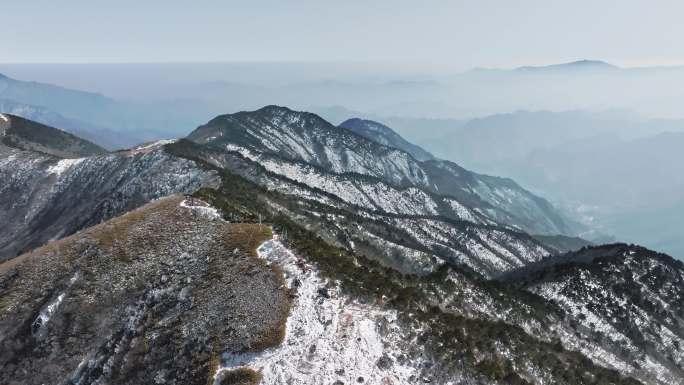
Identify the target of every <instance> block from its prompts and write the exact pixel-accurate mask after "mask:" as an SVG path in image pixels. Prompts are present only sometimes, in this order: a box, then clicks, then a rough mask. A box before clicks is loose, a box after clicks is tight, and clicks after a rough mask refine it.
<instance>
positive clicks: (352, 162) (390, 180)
mask: <svg viewBox="0 0 684 385" xmlns="http://www.w3.org/2000/svg"><path fill="white" fill-rule="evenodd" d="M188 139H190V140H193V141H195V142H197V143H200V144H204V145H207V146H211V147H214V148H221V149H224V150H230V151H238V152H241V153H242V155H243V156H245V157H248V158H250V159H252V160H254V161H258V162H260V163H263V164H272V166H271V167H272V169H271V170H270V171H273V172H276V173H284V172H286V171H287V172H291V173H297V174H300V177H299V178H300V179H303V178H307V176H306V175H308V174H311V173H315V172H318V173H324V174H328V175H331V177H333V178H339V177H342V178H346V179H350V180H358V179H359V177H358V176H364V177H370V178H375V179H376V180H379V181H382V182H384V183H385V184H387V185H389V186H392V187H394V188H395V189H397V188H398V189H400V190H404V191H407V190H410V188H414V191H417V192H421V193H422V194H439V195H442V196H444V197H446V198H447V199H451V200H452V201H455V202H456V206H458V207H463V206H465V207H466V208H467V209H469V210H473V211H475V212H477V213H478V214H479V215H481V216H484V217H487V218H488V219H489V220H491V221H493V222H497V223H504V224H507V225H510V226H514V227H517V228H519V229H522V230H525V231H528V232H531V233H543V234H559V233H573V232H574V231H575V230H576V229H574V228H573V225H572V224H571V223H570V222H569V221H567V220H565V219H564V218H563V217H562V215H560V214H559V213H557V212H556V211H555V210H553V208H552V206H551V205H550V204H549V203H548V202H546V201H544V200H543V199H541V198H538V197H536V196H534V195H532V194H530V193H529V192H528V191H526V190H524V189H522V188H520V187H519V186H518V185H517V184H515V182H513V181H511V180H508V179H502V178H495V177H488V176H484V175H478V174H475V173H472V172H469V171H467V170H465V169H463V168H461V167H459V166H458V165H456V164H454V163H451V162H447V161H440V160H431V161H426V162H420V161H417V160H415V159H414V158H413V157H412V156H411V155H410V154H408V153H406V152H404V151H401V150H398V149H395V148H391V147H387V146H383V145H380V144H378V143H376V142H373V141H370V140H368V139H366V138H364V137H362V136H360V135H357V134H354V133H352V132H350V131H349V130H346V129H340V128H337V127H334V126H332V125H331V124H330V123H328V122H326V121H325V120H323V119H321V118H320V117H318V116H316V115H313V114H309V113H303V112H295V111H292V110H289V109H287V108H283V107H276V106H269V107H265V108H262V109H261V110H258V111H254V112H240V113H236V114H232V115H223V116H219V117H217V118H215V119H213V120H212V121H210V122H209V123H207V124H206V125H204V126H201V127H199V128H198V129H197V130H195V131H194V132H193V133H191V134H190V135H189V136H188ZM276 167H277V168H279V170H276V169H275V168H276ZM285 169H287V170H285ZM309 179H311V181H310V182H309V181H307V182H308V183H311V186H312V187H316V188H320V189H323V190H326V189H327V190H330V188H334V187H326V185H328V186H329V185H330V183H328V181H326V180H321V178H318V177H316V176H311V177H310V178H309ZM300 181H302V182H303V180H300ZM307 182H303V183H307ZM338 185H339V184H338ZM328 192H330V191H328ZM458 210H459V209H455V211H458ZM426 214H431V213H426ZM443 215H444V216H448V217H451V218H458V219H462V218H461V217H459V216H458V215H453V214H452V213H449V212H448V211H447V212H445V213H444V214H443Z"/></svg>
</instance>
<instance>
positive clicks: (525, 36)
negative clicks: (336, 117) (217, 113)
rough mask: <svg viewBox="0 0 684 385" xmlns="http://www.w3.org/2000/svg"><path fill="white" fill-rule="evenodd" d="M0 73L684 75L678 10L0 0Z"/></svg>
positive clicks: (316, 0)
mask: <svg viewBox="0 0 684 385" xmlns="http://www.w3.org/2000/svg"><path fill="white" fill-rule="evenodd" d="M0 6H1V7H0V9H2V11H1V13H2V14H1V15H0V20H1V22H0V36H2V48H1V49H0V62H5V63H7V62H165V61H180V62H186V61H200V62H202V61H245V60H246V61H361V62H367V61H368V62H379V63H395V64H401V65H405V66H409V67H418V68H434V67H437V68H450V69H454V70H461V69H467V68H471V67H476V66H484V67H514V66H518V65H525V64H545V63H556V62H564V61H570V60H575V59H580V58H590V59H603V60H607V61H611V62H614V63H616V64H621V65H650V64H663V65H667V64H684V44H681V37H682V36H684V23H683V22H682V15H684V2H682V1H677V0H673V1H657V0H652V1H632V0H620V1H600V0H573V1H569V0H568V1H554V0H539V1H533V0H498V1H496V0H473V1H429V0H421V1H418V0H413V1H404V0H376V1H370V0H366V1H362V0H345V1H327V0H310V1H309V0H306V1H305V0H301V1H297V0H273V1H259V0H249V1H227V0H223V1H221V0H215V1H211V0H195V1H180V0H164V1H161V0H146V1H140V0H118V1H105V0H68V1H54V0H21V1H16V0H0Z"/></svg>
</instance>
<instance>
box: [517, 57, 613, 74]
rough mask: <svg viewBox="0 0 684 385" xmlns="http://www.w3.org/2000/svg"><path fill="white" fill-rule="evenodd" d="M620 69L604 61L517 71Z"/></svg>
mask: <svg viewBox="0 0 684 385" xmlns="http://www.w3.org/2000/svg"><path fill="white" fill-rule="evenodd" d="M619 68H620V67H618V66H615V65H613V64H610V63H608V62H605V61H602V60H587V59H582V60H576V61H572V62H568V63H560V64H551V65H546V66H523V67H518V68H516V69H515V70H516V71H549V70H551V71H563V70H572V71H574V70H582V71H584V70H592V71H596V70H599V71H605V70H616V69H619Z"/></svg>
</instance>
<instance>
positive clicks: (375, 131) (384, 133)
mask: <svg viewBox="0 0 684 385" xmlns="http://www.w3.org/2000/svg"><path fill="white" fill-rule="evenodd" d="M339 127H342V128H346V129H348V130H350V131H352V132H354V133H356V134H359V135H361V136H363V137H365V138H367V139H370V140H372V141H374V142H377V143H380V144H382V145H384V146H388V147H394V148H398V149H400V150H404V151H406V152H408V153H409V154H411V156H412V157H414V158H415V159H416V160H420V161H424V160H431V159H435V157H434V156H433V155H432V154H430V153H429V152H427V151H426V150H424V149H423V148H421V147H420V146H417V145H415V144H413V143H410V142H408V141H407V140H406V139H404V138H402V137H401V135H399V134H397V133H396V132H395V131H394V130H392V129H391V128H389V127H387V126H385V125H384V124H382V123H378V122H375V121H372V120H366V119H358V118H352V119H347V120H345V121H344V122H342V123H340V125H339Z"/></svg>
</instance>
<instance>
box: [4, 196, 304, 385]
mask: <svg viewBox="0 0 684 385" xmlns="http://www.w3.org/2000/svg"><path fill="white" fill-rule="evenodd" d="M269 237H270V230H269V229H268V227H266V226H260V225H255V224H252V225H250V224H229V223H226V222H224V221H222V220H221V219H219V218H218V216H217V214H216V211H215V210H214V209H211V208H210V207H207V206H206V204H205V203H203V202H199V201H197V200H185V199H184V198H183V197H178V196H173V197H170V198H165V199H162V200H159V201H156V202H154V203H151V204H149V205H147V206H145V207H144V208H142V209H138V210H136V211H133V212H130V213H128V214H126V215H124V216H122V217H119V218H116V219H114V220H111V221H108V222H105V223H103V224H101V225H98V226H95V227H92V228H90V229H88V230H85V231H83V232H81V233H79V234H76V235H74V236H71V237H68V238H65V239H63V240H60V241H57V242H53V243H51V244H50V245H48V246H45V247H43V248H40V249H37V250H35V251H33V252H32V253H30V254H25V255H22V256H20V257H17V258H15V259H12V260H10V261H7V262H5V263H3V264H0V273H1V274H2V275H1V276H0V288H1V289H0V290H1V292H2V297H1V298H2V301H0V309H1V310H0V346H1V349H0V366H1V367H2V368H3V369H2V370H1V371H0V382H2V383H3V384H46V383H51V384H57V383H59V384H98V383H117V384H152V383H164V384H198V385H206V384H210V383H212V381H213V379H214V376H215V372H216V369H217V366H218V362H219V360H220V356H221V354H224V353H225V354H227V353H233V352H249V351H254V350H262V349H265V348H267V347H270V346H273V345H276V344H278V343H279V342H280V340H281V339H282V335H283V328H284V322H285V318H286V317H287V313H288V308H289V301H290V299H289V297H288V293H287V290H286V289H285V288H284V287H283V284H284V282H283V277H282V273H280V272H279V271H277V270H275V269H274V268H273V267H271V266H268V265H266V263H265V262H264V261H262V260H260V259H258V257H257V255H256V253H255V250H254V249H255V248H256V247H257V246H258V245H259V244H260V243H261V242H263V241H264V240H266V239H268V238H269ZM218 272H220V273H218ZM229 299H230V300H229Z"/></svg>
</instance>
